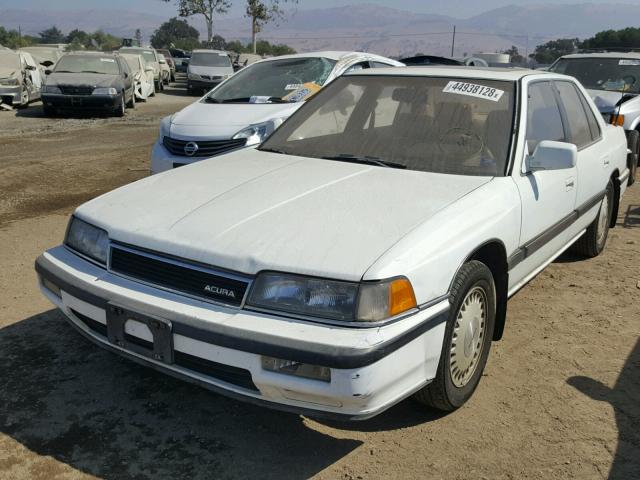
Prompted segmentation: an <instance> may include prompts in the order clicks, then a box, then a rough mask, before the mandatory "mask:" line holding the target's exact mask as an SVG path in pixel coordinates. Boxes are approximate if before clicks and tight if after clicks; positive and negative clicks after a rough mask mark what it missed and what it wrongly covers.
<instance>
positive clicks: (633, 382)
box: [567, 339, 640, 480]
mask: <svg viewBox="0 0 640 480" xmlns="http://www.w3.org/2000/svg"><path fill="white" fill-rule="evenodd" d="M567 383H569V385H571V386H573V387H574V388H576V389H577V390H579V391H580V392H582V393H584V394H585V395H587V396H588V397H589V398H591V399H593V400H594V401H600V402H607V403H610V404H611V406H612V407H613V410H614V412H615V416H616V423H617V427H618V448H617V450H616V453H615V458H614V460H613V465H612V466H611V470H610V472H609V480H629V479H632V478H638V475H639V472H640V339H638V340H637V341H636V344H635V347H634V348H633V350H632V351H631V354H630V355H629V357H628V358H627V361H626V363H625V365H624V367H623V369H622V372H621V373H620V376H619V377H618V380H617V381H616V384H615V386H614V387H613V388H609V387H607V386H606V385H604V384H603V383H601V382H600V381H598V380H595V379H593V378H589V377H583V376H577V377H571V378H570V379H569V380H567Z"/></svg>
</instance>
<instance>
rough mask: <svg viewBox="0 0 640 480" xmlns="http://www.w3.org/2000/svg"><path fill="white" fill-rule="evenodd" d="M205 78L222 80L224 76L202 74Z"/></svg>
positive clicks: (201, 76)
mask: <svg viewBox="0 0 640 480" xmlns="http://www.w3.org/2000/svg"><path fill="white" fill-rule="evenodd" d="M200 78H202V79H203V80H222V77H220V76H216V75H200Z"/></svg>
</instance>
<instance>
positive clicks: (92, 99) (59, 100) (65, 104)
mask: <svg viewBox="0 0 640 480" xmlns="http://www.w3.org/2000/svg"><path fill="white" fill-rule="evenodd" d="M121 97H122V95H121V94H120V95H64V94H51V93H44V94H42V103H43V105H45V106H47V107H50V108H55V109H59V110H109V111H115V110H117V109H118V108H119V106H120V99H121Z"/></svg>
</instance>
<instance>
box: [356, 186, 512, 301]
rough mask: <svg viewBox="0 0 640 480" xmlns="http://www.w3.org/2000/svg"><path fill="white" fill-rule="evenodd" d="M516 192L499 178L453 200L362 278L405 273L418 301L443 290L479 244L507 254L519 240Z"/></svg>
mask: <svg viewBox="0 0 640 480" xmlns="http://www.w3.org/2000/svg"><path fill="white" fill-rule="evenodd" d="M520 222H521V207H520V196H519V195H518V191H517V189H516V186H515V184H514V183H513V180H512V179H511V177H499V178H495V179H493V180H492V181H490V182H488V183H486V184H484V185H483V186H481V187H479V188H477V189H476V190H474V191H472V192H470V193H468V194H467V195H465V196H464V197H462V198H460V199H458V200H457V201H455V202H453V203H452V204H450V205H448V206H447V207H446V208H444V209H442V210H441V211H440V212H438V213H437V214H435V215H434V216H432V217H431V218H429V220H427V221H426V222H424V223H423V224H421V225H419V226H418V227H416V228H415V229H414V230H412V231H411V232H410V233H409V234H407V235H406V236H405V237H404V238H402V239H401V240H400V241H399V242H398V243H396V244H395V245H394V246H393V247H391V248H390V249H389V250H387V251H386V252H385V253H384V254H383V255H382V256H381V257H380V258H379V259H378V260H377V261H376V262H375V263H374V264H373V265H372V266H371V267H370V268H369V269H368V270H367V272H366V273H365V275H364V277H363V279H364V280H374V279H380V278H390V277H394V276H398V275H405V276H406V277H408V278H409V280H410V281H411V283H412V285H413V288H414V291H415V294H416V299H417V301H418V304H424V303H427V302H429V301H431V300H433V299H436V298H439V297H442V296H443V295H446V294H448V292H449V287H450V285H451V282H452V280H453V278H454V277H455V275H456V272H457V271H458V269H459V268H460V266H461V265H462V264H463V263H464V262H465V261H466V259H468V258H469V255H471V254H472V253H473V252H474V251H476V250H477V249H478V248H479V247H481V246H482V245H484V244H486V243H488V242H491V241H499V242H501V243H502V244H503V245H504V248H505V250H506V254H507V256H509V255H510V254H511V253H513V252H514V251H515V250H516V249H517V248H518V244H519V240H520Z"/></svg>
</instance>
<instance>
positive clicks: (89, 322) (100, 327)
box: [71, 309, 107, 337]
mask: <svg viewBox="0 0 640 480" xmlns="http://www.w3.org/2000/svg"><path fill="white" fill-rule="evenodd" d="M71 313H73V314H74V315H75V316H76V317H78V319H79V320H80V321H81V322H82V323H84V324H85V325H86V326H87V327H88V328H89V329H90V330H93V331H94V332H95V333H97V334H98V335H102V336H103V337H106V336H107V326H106V325H105V324H104V323H100V322H97V321H96V320H94V319H93V318H89V317H87V316H86V315H83V314H81V313H80V312H78V311H76V310H73V309H71Z"/></svg>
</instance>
